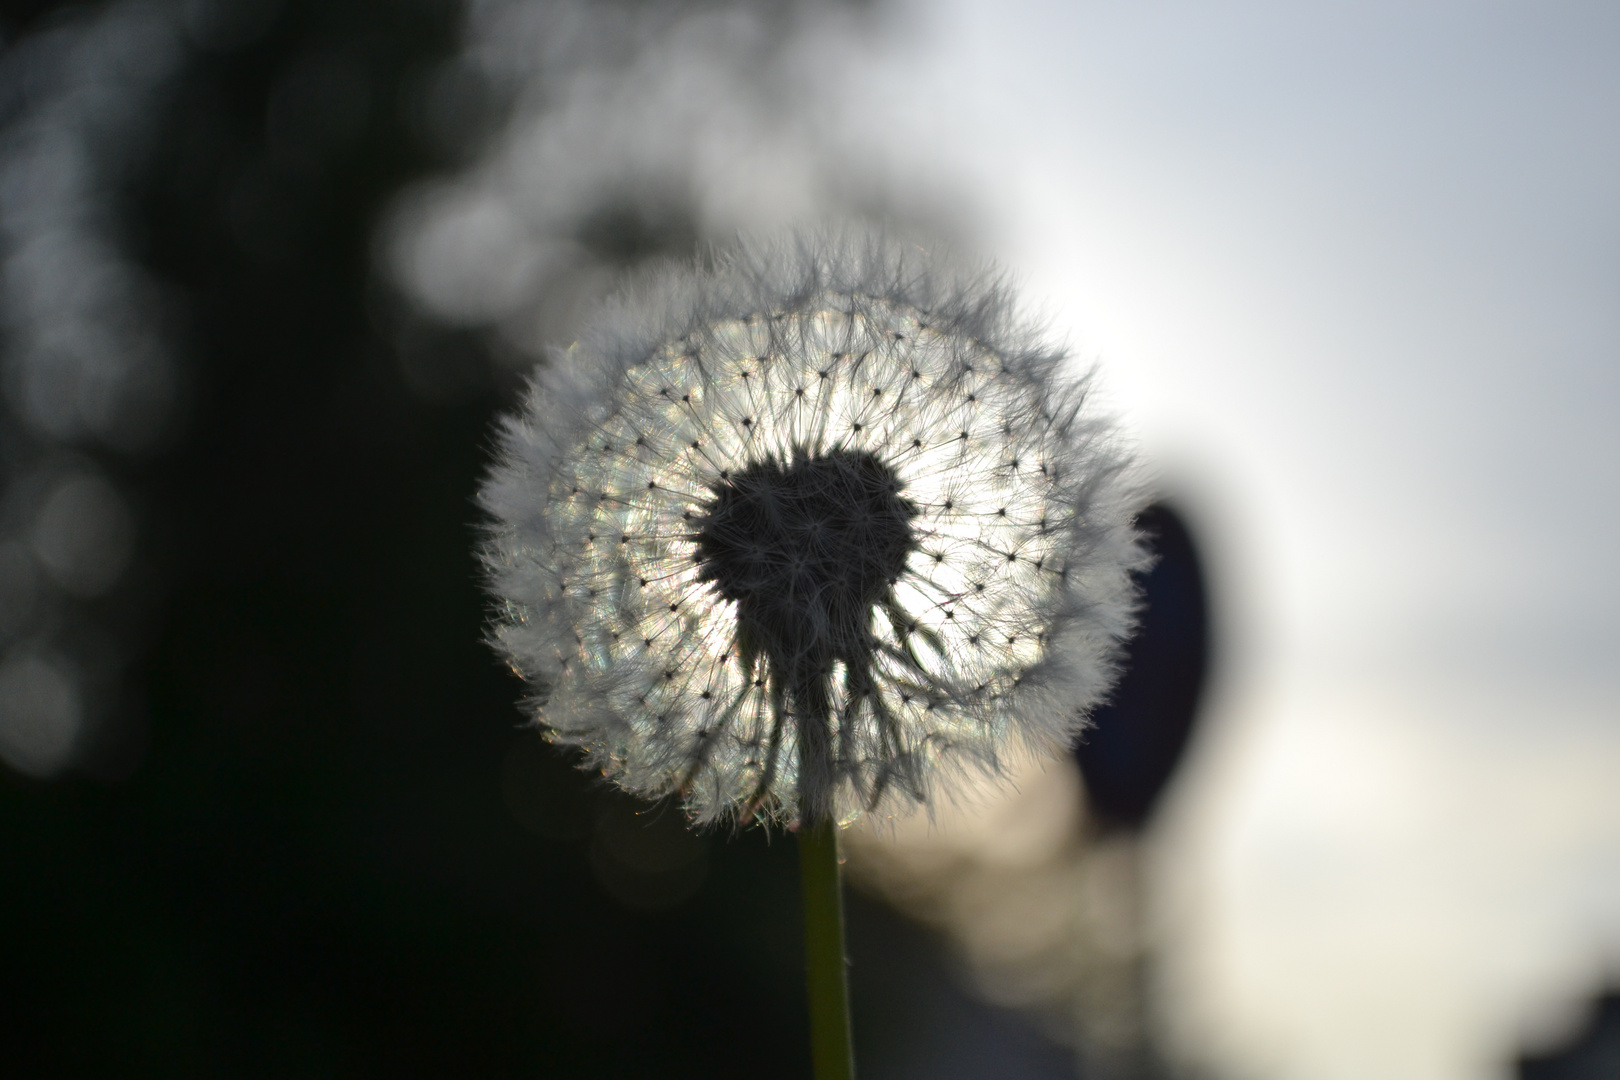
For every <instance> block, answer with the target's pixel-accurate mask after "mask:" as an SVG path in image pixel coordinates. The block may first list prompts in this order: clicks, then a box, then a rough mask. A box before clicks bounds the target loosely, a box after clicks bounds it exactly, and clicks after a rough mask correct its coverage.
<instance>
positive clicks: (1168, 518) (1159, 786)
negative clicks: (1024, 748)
mask: <svg viewBox="0 0 1620 1080" xmlns="http://www.w3.org/2000/svg"><path fill="white" fill-rule="evenodd" d="M1137 525H1138V526H1139V527H1140V528H1141V530H1142V532H1143V534H1144V535H1145V536H1146V537H1147V539H1148V543H1149V545H1150V546H1151V547H1152V549H1153V551H1154V554H1155V555H1156V556H1157V561H1156V562H1155V563H1154V565H1153V568H1152V569H1151V570H1149V571H1148V572H1147V573H1146V574H1144V575H1142V577H1141V586H1142V599H1143V610H1142V622H1141V627H1140V629H1138V631H1137V633H1136V636H1135V637H1134V638H1133V639H1132V640H1131V643H1130V646H1129V649H1128V652H1127V656H1126V660H1125V672H1124V675H1123V676H1122V677H1121V679H1120V681H1119V685H1118V686H1117V687H1116V688H1115V690H1114V695H1113V698H1112V700H1111V701H1110V702H1109V703H1108V704H1107V705H1104V706H1103V707H1102V708H1100V709H1098V710H1097V711H1096V713H1095V714H1094V715H1093V718H1092V719H1093V720H1094V722H1095V726H1094V727H1093V728H1092V729H1091V730H1090V731H1088V732H1087V733H1086V734H1085V736H1084V737H1083V741H1082V742H1081V744H1080V745H1079V746H1078V747H1077V748H1076V750H1075V755H1076V757H1078V758H1079V760H1080V772H1081V774H1082V775H1083V776H1084V777H1085V782H1086V798H1087V802H1088V806H1089V809H1090V810H1091V812H1092V813H1093V814H1094V815H1095V817H1096V818H1097V819H1098V820H1099V821H1100V822H1101V824H1102V825H1103V827H1104V828H1114V827H1124V828H1139V827H1140V826H1142V825H1143V824H1144V823H1145V822H1146V821H1147V820H1148V818H1149V816H1150V815H1151V814H1152V812H1153V808H1154V806H1155V805H1156V803H1157V801H1158V798H1159V796H1160V794H1161V793H1162V792H1163V791H1164V788H1165V786H1166V784H1167V783H1168V782H1169V780H1170V777H1171V774H1172V773H1174V772H1175V768H1176V763H1177V762H1178V761H1179V760H1180V759H1181V753H1182V750H1183V749H1184V748H1185V746H1186V744H1187V737H1188V735H1189V734H1190V733H1191V731H1192V725H1193V720H1194V719H1195V718H1196V716H1197V713H1198V702H1199V698H1200V696H1201V695H1202V693H1203V689H1204V680H1205V675H1206V673H1207V671H1208V668H1209V654H1210V640H1209V605H1208V598H1207V595H1206V592H1205V586H1204V572H1203V568H1202V566H1201V564H1200V562H1199V558H1198V549H1197V546H1196V545H1195V543H1194V542H1193V537H1192V532H1191V530H1189V529H1188V527H1187V524H1186V522H1185V521H1184V520H1183V519H1182V517H1181V515H1180V514H1178V513H1176V511H1175V510H1174V509H1173V508H1172V507H1171V506H1170V505H1169V504H1168V503H1165V502H1156V503H1154V504H1153V505H1151V506H1149V507H1148V508H1147V509H1146V510H1144V511H1142V514H1141V516H1140V517H1139V518H1137Z"/></svg>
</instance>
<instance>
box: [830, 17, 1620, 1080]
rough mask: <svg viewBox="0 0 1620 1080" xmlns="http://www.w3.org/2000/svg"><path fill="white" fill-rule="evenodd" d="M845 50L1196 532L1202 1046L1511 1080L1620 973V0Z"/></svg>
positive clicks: (1194, 858)
mask: <svg viewBox="0 0 1620 1080" xmlns="http://www.w3.org/2000/svg"><path fill="white" fill-rule="evenodd" d="M856 67H858V68H859V71H858V72H857V73H856V74H855V75H853V76H852V77H851V78H850V79H849V85H848V90H847V94H846V95H845V98H844V101H845V102H846V104H847V106H848V108H847V110H846V111H844V112H843V113H841V114H838V115H837V116H836V117H835V118H834V126H836V127H837V128H839V129H840V130H841V132H842V134H841V137H842V138H844V139H846V140H847V141H848V142H849V143H850V144H852V145H854V146H857V147H860V148H861V150H862V152H863V153H864V154H866V155H868V156H870V157H872V158H873V159H875V160H878V161H879V162H881V163H882V167H883V168H885V169H887V170H888V171H889V172H890V173H891V176H892V179H893V181H894V187H895V188H896V189H899V190H919V189H921V190H931V191H933V192H936V193H938V195H939V197H940V205H950V203H951V201H952V200H960V201H961V203H962V205H965V206H967V207H969V208H970V210H969V213H968V222H967V227H968V229H969V230H970V232H971V233H972V234H973V235H974V238H975V239H976V241H977V242H979V243H980V244H981V245H982V246H984V247H986V248H987V249H989V250H990V251H992V252H994V253H996V254H998V255H1000V256H1002V257H1003V258H1004V259H1005V260H1006V261H1007V262H1008V263H1009V264H1010V265H1011V266H1012V267H1013V269H1014V270H1015V271H1016V272H1018V273H1019V275H1020V276H1021V277H1022V279H1023V280H1024V282H1025V284H1026V292H1027V294H1028V295H1029V296H1030V297H1031V298H1032V299H1033V300H1034V301H1035V302H1036V303H1037V305H1038V307H1039V308H1040V310H1042V311H1044V312H1046V313H1047V314H1049V315H1050V316H1051V319H1052V322H1053V324H1054V325H1055V326H1056V327H1057V328H1058V329H1059V330H1061V331H1063V332H1065V333H1067V334H1068V335H1069V336H1070V339H1071V340H1072V341H1073V342H1074V344H1075V345H1076V346H1077V347H1078V350H1079V351H1080V352H1081V354H1082V355H1084V356H1085V357H1087V358H1091V359H1095V360H1097V361H1099V362H1100V363H1101V365H1102V368H1103V372H1104V380H1105V382H1106V384H1107V385H1108V386H1109V387H1110V388H1111V393H1112V397H1113V400H1114V403H1115V405H1116V407H1117V408H1118V409H1119V411H1120V412H1121V413H1122V414H1123V415H1124V417H1125V418H1126V420H1127V422H1128V424H1129V425H1130V426H1131V427H1132V428H1133V429H1134V430H1135V431H1136V432H1137V433H1138V435H1139V437H1140V438H1141V440H1142V442H1143V445H1144V448H1145V450H1146V453H1147V456H1148V458H1149V459H1150V460H1151V461H1153V462H1154V463H1155V464H1156V465H1157V466H1158V467H1159V468H1160V469H1161V470H1162V472H1163V474H1164V477H1165V482H1166V485H1167V488H1168V489H1169V490H1171V491H1174V492H1181V493H1182V494H1183V495H1184V496H1185V504H1186V505H1187V507H1188V508H1189V510H1190V511H1191V512H1192V514H1193V516H1194V518H1195V523H1197V524H1200V525H1201V526H1202V527H1203V530H1204V533H1205V535H1206V538H1207V540H1208V541H1209V544H1210V548H1211V558H1212V561H1213V563H1214V567H1215V571H1216V588H1217V591H1218V593H1217V595H1218V599H1219V600H1220V601H1221V602H1222V603H1223V608H1224V611H1225V615H1226V618H1227V620H1228V626H1229V629H1230V630H1231V633H1230V634H1229V635H1228V638H1227V646H1228V647H1227V649H1226V651H1225V653H1224V654H1223V658H1224V661H1225V666H1224V679H1223V683H1222V686H1221V690H1220V692H1219V694H1218V695H1217V697H1216V699H1215V701H1214V703H1213V708H1212V711H1211V713H1210V715H1209V718H1208V719H1209V724H1210V726H1209V730H1208V731H1207V732H1206V736H1207V737H1206V738H1205V739H1204V740H1203V742H1202V743H1201V744H1200V746H1199V748H1198V750H1199V756H1198V758H1197V760H1195V762H1194V763H1193V767H1192V769H1191V770H1190V772H1189V774H1188V776H1187V777H1186V781H1187V782H1186V783H1185V784H1184V786H1183V790H1182V791H1181V792H1180V793H1179V797H1178V800H1177V802H1176V803H1175V805H1173V806H1172V807H1171V810H1170V812H1169V813H1168V814H1167V815H1166V817H1165V820H1164V821H1163V822H1161V833H1162V838H1163V856H1164V858H1163V861H1164V864H1165V871H1164V873H1163V874H1162V875H1161V877H1162V883H1161V904H1162V905H1163V906H1164V908H1165V910H1166V911H1168V912H1171V913H1173V914H1175V916H1176V918H1175V919H1174V920H1172V921H1171V922H1170V923H1169V925H1171V926H1172V927H1173V928H1174V933H1173V934H1172V936H1171V937H1170V938H1169V939H1168V943H1167V946H1166V949H1167V961H1166V985H1167V987H1168V990H1167V994H1168V998H1167V1000H1168V1001H1170V1002H1171V1003H1172V1005H1173V1006H1174V1015H1176V1016H1177V1017H1179V1018H1180V1019H1179V1022H1180V1024H1181V1025H1182V1026H1181V1028H1180V1036H1179V1037H1180V1038H1181V1039H1182V1040H1183V1045H1184V1049H1185V1052H1187V1053H1189V1054H1192V1055H1193V1056H1201V1057H1203V1058H1205V1059H1206V1061H1208V1062H1209V1063H1210V1064H1214V1065H1216V1066H1218V1067H1222V1068H1224V1069H1225V1070H1226V1071H1228V1073H1229V1074H1230V1075H1239V1074H1243V1075H1256V1076H1266V1077H1278V1078H1282V1077H1290V1078H1302V1080H1307V1078H1313V1077H1321V1078H1328V1077H1333V1078H1338V1077H1344V1078H1346V1080H1349V1078H1358V1080H1359V1078H1364V1077H1366V1076H1372V1075H1378V1076H1383V1077H1390V1078H1408V1077H1409V1078H1411V1080H1465V1078H1467V1080H1471V1078H1485V1077H1491V1076H1500V1075H1506V1074H1505V1073H1504V1072H1503V1071H1502V1070H1503V1069H1504V1068H1505V1062H1506V1061H1507V1060H1508V1056H1509V1055H1511V1054H1512V1053H1514V1052H1516V1051H1517V1049H1519V1048H1520V1047H1522V1046H1523V1045H1525V1044H1526V1043H1527V1042H1534V1041H1536V1040H1537V1039H1547V1038H1550V1037H1552V1036H1553V1034H1554V1033H1555V1032H1556V1029H1557V1027H1558V1025H1559V1023H1567V1022H1569V1020H1570V1018H1571V1016H1572V1015H1573V1014H1572V1013H1571V1012H1570V1006H1571V1003H1574V1002H1577V1001H1580V1000H1581V999H1582V998H1583V996H1584V995H1586V994H1589V993H1590V992H1592V990H1593V989H1594V988H1595V987H1597V986H1598V985H1600V984H1601V983H1602V982H1603V981H1604V980H1605V979H1608V980H1610V981H1613V980H1616V979H1620V794H1616V792H1615V790H1614V789H1616V788H1620V784H1616V783H1615V781H1614V777H1616V776H1620V670H1617V669H1620V664H1617V663H1616V662H1615V657H1616V652H1617V650H1620V616H1617V615H1616V614H1615V612H1616V611H1617V610H1620V569H1617V560H1616V559H1615V558H1614V555H1613V551H1614V548H1615V546H1616V537H1617V535H1620V500H1617V499H1616V493H1617V492H1620V421H1617V418H1620V197H1617V194H1616V193H1617V192H1620V8H1616V7H1615V6H1613V5H1606V4H1598V3H1591V4H1561V5H1545V4H1528V3H1525V4H1517V5H1513V4H1483V3H1470V4H1461V3H1456V4H1428V5H1419V6H1413V5H1409V4H1398V5H1397V4H1378V3H1358V4H1354V5H1352V4H1342V5H1331V4H1286V5H1285V4H1280V3H1279V4H1263V3H1251V4H1234V3H1216V4H1203V5H1189V4H1176V3H1159V2H1148V3H1141V4H1133V5H1106V6H1105V5H1095V4H1071V3H1063V4H1058V3H1034V2H1027V0H1025V2H1001V3H996V4H988V3H969V2H966V0H955V2H953V3H951V4H948V5H944V6H940V5H935V4H928V5H924V4H921V3H915V4H912V5H909V6H907V5H905V4H902V5H901V6H900V8H899V9H897V11H896V13H895V14H894V15H893V16H892V17H891V20H890V26H889V30H888V33H887V35H886V37H885V38H884V39H883V40H882V41H881V42H879V43H877V45H876V46H875V47H874V48H873V50H872V51H871V53H870V54H869V55H867V56H863V57H860V58H858V63H857V64H856Z"/></svg>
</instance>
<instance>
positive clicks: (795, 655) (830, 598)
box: [693, 450, 917, 686]
mask: <svg viewBox="0 0 1620 1080" xmlns="http://www.w3.org/2000/svg"><path fill="white" fill-rule="evenodd" d="M712 491H713V498H712V499H711V500H710V501H709V502H708V504H707V505H706V506H705V507H704V514H703V517H702V518H701V522H702V525H701V528H700V529H699V530H698V531H697V532H696V533H695V534H694V536H693V538H694V539H695V540H696V541H697V548H698V550H697V555H698V562H699V570H698V576H699V579H700V580H702V581H706V582H710V583H711V584H712V585H713V587H714V588H715V590H716V591H717V592H719V594H720V595H721V596H722V597H724V598H725V599H727V600H733V601H735V602H736V604H737V637H738V642H739V644H740V645H741V649H742V652H743V654H744V656H745V658H746V657H748V656H749V655H751V654H752V655H759V654H763V655H764V657H765V658H766V659H767V660H768V661H769V662H770V665H771V667H772V668H773V669H774V670H775V672H776V674H777V676H778V677H779V678H781V679H783V680H784V681H785V682H786V683H787V684H789V685H792V684H799V685H801V686H802V685H803V683H804V682H805V680H811V681H814V680H815V679H816V678H817V677H818V675H824V674H825V672H826V668H828V667H829V666H830V664H831V662H832V661H835V660H841V661H844V662H845V663H848V664H862V665H863V666H864V662H865V660H866V658H867V657H868V655H869V652H870V648H871V644H870V642H871V623H872V615H873V611H874V609H875V608H876V606H877V605H878V604H879V603H881V602H882V601H883V599H884V597H885V596H886V595H887V594H888V591H889V588H890V587H891V585H892V584H893V583H894V581H895V580H896V579H897V578H898V577H899V576H900V574H901V573H902V572H903V571H904V570H905V566H906V555H907V553H909V552H910V551H911V550H912V548H913V547H914V546H915V541H914V539H913V534H912V528H911V520H912V519H913V518H914V517H916V516H917V510H916V507H914V506H913V505H912V503H911V502H910V500H908V499H905V498H903V497H902V496H901V494H900V481H899V478H898V477H896V476H895V474H894V471H893V470H892V469H890V468H889V467H888V466H887V465H885V464H884V463H883V462H882V461H880V460H878V459H877V458H876V457H874V456H872V455H871V454H868V453H860V452H855V451H849V450H835V451H833V452H832V453H828V454H823V455H820V456H815V457H812V456H810V455H809V454H807V453H803V452H796V453H795V454H794V456H793V460H792V461H791V462H789V463H786V464H784V463H781V462H778V461H775V460H769V459H768V460H765V461H761V462H756V463H755V464H752V465H749V466H748V467H746V468H744V469H742V470H741V471H735V470H734V471H732V472H731V473H730V474H729V475H728V477H727V478H726V479H725V480H723V481H721V482H719V483H717V484H715V485H714V487H713V488H712Z"/></svg>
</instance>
